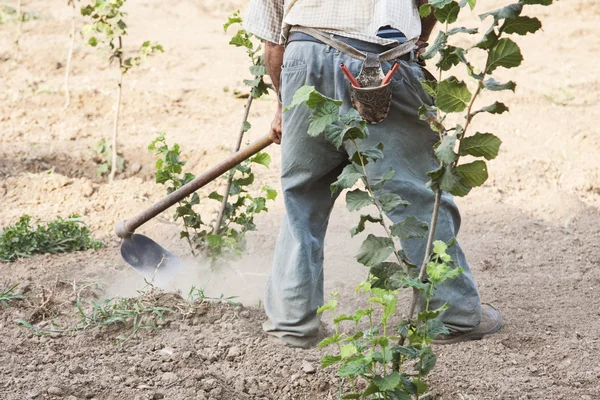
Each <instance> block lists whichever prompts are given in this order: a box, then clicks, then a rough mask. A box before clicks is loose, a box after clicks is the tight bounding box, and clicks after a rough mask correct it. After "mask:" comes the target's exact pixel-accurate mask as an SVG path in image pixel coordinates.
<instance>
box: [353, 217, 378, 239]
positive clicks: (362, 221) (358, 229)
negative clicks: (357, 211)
mask: <svg viewBox="0 0 600 400" xmlns="http://www.w3.org/2000/svg"><path fill="white" fill-rule="evenodd" d="M367 221H369V222H373V223H380V222H381V221H382V219H381V218H379V217H373V216H372V215H369V214H366V215H361V216H360V221H359V222H358V225H356V226H355V227H354V228H352V229H350V235H351V236H352V237H354V236H356V235H357V234H359V233H361V232H362V231H364V230H365V223H366V222H367Z"/></svg>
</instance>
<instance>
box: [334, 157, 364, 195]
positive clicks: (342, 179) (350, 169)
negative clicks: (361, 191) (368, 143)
mask: <svg viewBox="0 0 600 400" xmlns="http://www.w3.org/2000/svg"><path fill="white" fill-rule="evenodd" d="M362 177H363V171H362V168H360V167H359V166H357V165H356V164H348V165H346V166H345V167H344V169H343V171H342V173H341V174H340V176H338V179H337V181H335V182H334V183H332V184H331V192H332V193H337V192H338V191H340V190H343V189H349V188H351V187H352V186H354V184H355V183H356V182H357V181H358V180H359V179H360V178H362Z"/></svg>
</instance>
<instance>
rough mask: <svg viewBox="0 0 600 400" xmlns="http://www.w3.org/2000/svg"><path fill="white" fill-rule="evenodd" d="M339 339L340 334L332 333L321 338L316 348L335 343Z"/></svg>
mask: <svg viewBox="0 0 600 400" xmlns="http://www.w3.org/2000/svg"><path fill="white" fill-rule="evenodd" d="M339 341H340V335H333V336H330V337H327V338H325V339H323V340H322V341H321V342H320V343H319V344H318V345H317V348H319V349H322V348H323V347H326V346H329V345H330V344H335V343H338V342H339Z"/></svg>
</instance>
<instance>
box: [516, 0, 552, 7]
mask: <svg viewBox="0 0 600 400" xmlns="http://www.w3.org/2000/svg"><path fill="white" fill-rule="evenodd" d="M519 2H520V3H523V4H539V5H541V6H549V5H551V4H552V0H519Z"/></svg>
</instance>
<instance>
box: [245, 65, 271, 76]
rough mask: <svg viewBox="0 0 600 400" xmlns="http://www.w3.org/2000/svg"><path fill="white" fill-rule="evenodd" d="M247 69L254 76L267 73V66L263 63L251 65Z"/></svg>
mask: <svg viewBox="0 0 600 400" xmlns="http://www.w3.org/2000/svg"><path fill="white" fill-rule="evenodd" d="M249 70H250V73H251V74H252V75H254V76H263V75H266V74H267V67H265V66H264V65H253V66H251V67H250V68H249Z"/></svg>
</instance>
